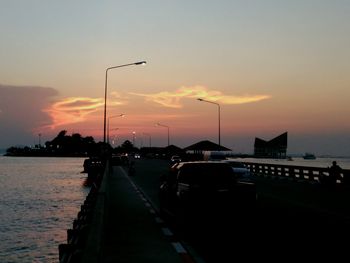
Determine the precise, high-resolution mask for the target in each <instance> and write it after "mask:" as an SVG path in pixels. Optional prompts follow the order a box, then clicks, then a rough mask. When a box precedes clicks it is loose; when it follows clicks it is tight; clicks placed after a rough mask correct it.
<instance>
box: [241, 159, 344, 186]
mask: <svg viewBox="0 0 350 263" xmlns="http://www.w3.org/2000/svg"><path fill="white" fill-rule="evenodd" d="M244 164H245V165H246V166H247V167H248V168H249V169H250V171H251V173H252V174H253V175H255V176H259V177H269V178H286V179H290V180H296V181H302V182H310V183H323V184H332V182H334V183H336V184H339V185H350V169H342V171H341V172H340V174H339V176H338V178H334V179H333V178H331V176H330V173H329V168H322V167H308V166H294V165H279V164H267V163H251V162H244Z"/></svg>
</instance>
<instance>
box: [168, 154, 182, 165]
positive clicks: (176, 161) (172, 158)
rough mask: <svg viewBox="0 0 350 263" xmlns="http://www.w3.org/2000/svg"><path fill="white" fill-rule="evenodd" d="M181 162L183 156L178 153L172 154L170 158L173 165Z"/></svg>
mask: <svg viewBox="0 0 350 263" xmlns="http://www.w3.org/2000/svg"><path fill="white" fill-rule="evenodd" d="M179 162H181V157H180V156H178V155H173V156H171V158H170V163H171V165H173V164H175V163H179Z"/></svg>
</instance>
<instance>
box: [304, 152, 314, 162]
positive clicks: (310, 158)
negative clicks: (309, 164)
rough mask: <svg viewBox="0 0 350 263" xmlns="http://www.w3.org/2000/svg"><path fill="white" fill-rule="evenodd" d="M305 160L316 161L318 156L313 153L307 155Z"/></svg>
mask: <svg viewBox="0 0 350 263" xmlns="http://www.w3.org/2000/svg"><path fill="white" fill-rule="evenodd" d="M303 158H304V159H305V160H315V159H316V156H315V155H314V154H313V153H305V154H304V156H303Z"/></svg>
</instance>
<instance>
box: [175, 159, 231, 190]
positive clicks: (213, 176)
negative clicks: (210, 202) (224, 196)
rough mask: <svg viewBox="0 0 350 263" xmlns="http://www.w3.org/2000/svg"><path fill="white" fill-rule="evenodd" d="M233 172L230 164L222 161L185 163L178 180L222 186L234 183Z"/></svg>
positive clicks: (214, 186) (186, 182) (207, 186)
mask: <svg viewBox="0 0 350 263" xmlns="http://www.w3.org/2000/svg"><path fill="white" fill-rule="evenodd" d="M232 180H233V172H232V169H231V167H230V166H229V165H225V164H221V163H192V164H187V165H183V166H182V167H181V168H180V170H179V174H178V182H179V183H185V184H190V185H193V184H196V185H199V186H203V187H206V188H222V187H228V186H229V185H231V184H232Z"/></svg>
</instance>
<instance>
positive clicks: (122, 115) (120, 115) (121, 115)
mask: <svg viewBox="0 0 350 263" xmlns="http://www.w3.org/2000/svg"><path fill="white" fill-rule="evenodd" d="M124 116H125V114H118V115H113V116H110V117H108V120H107V143H109V119H112V118H115V117H124Z"/></svg>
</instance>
